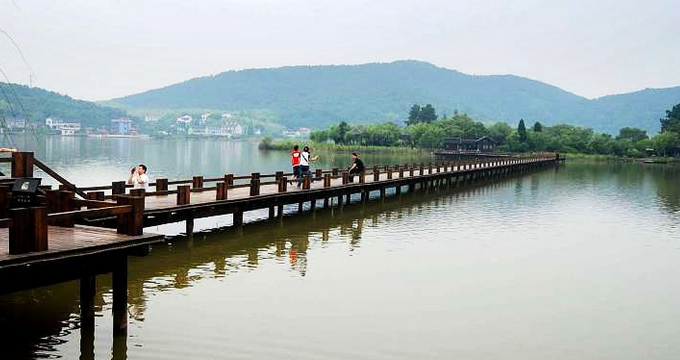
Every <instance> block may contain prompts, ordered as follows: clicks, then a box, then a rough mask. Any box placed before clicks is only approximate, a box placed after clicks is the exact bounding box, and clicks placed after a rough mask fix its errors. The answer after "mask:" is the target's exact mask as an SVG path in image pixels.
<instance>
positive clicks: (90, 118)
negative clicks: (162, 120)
mask: <svg viewBox="0 0 680 360" xmlns="http://www.w3.org/2000/svg"><path fill="white" fill-rule="evenodd" d="M122 116H126V113H125V111H123V110H120V109H114V108H110V107H104V106H100V105H97V104H95V103H92V102H89V101H82V100H75V99H72V98H70V97H68V96H64V95H60V94H57V93H55V92H51V91H46V90H43V89H39V88H29V87H28V86H24V85H16V84H7V83H0V118H5V119H7V118H22V119H24V118H25V119H28V120H29V121H31V122H35V123H44V121H45V118H47V117H52V118H58V119H62V120H67V121H80V122H81V123H82V124H83V125H86V126H105V125H108V123H109V120H111V119H115V118H118V117H122Z"/></svg>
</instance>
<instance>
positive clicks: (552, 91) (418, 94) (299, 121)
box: [112, 61, 680, 133]
mask: <svg viewBox="0 0 680 360" xmlns="http://www.w3.org/2000/svg"><path fill="white" fill-rule="evenodd" d="M112 103H114V104H117V105H120V106H123V107H128V108H137V109H140V108H150V109H201V108H204V109H221V110H225V111H230V110H231V111H235V110H251V109H261V110H265V109H266V110H272V111H273V112H274V113H275V114H276V116H277V120H278V121H279V122H280V123H283V124H285V125H287V126H290V127H297V126H309V127H315V128H321V127H325V126H327V125H329V124H333V123H337V122H338V121H340V120H346V121H348V122H351V123H355V124H357V123H358V124H360V123H375V122H381V121H386V120H396V121H403V120H405V118H406V116H407V114H408V111H409V108H410V107H411V106H412V105H413V104H414V103H419V104H427V103H430V104H432V105H434V107H435V108H436V109H437V112H438V114H440V115H442V114H452V113H453V112H454V111H455V110H458V111H460V112H464V113H467V114H469V115H471V116H472V117H474V118H475V119H477V120H481V121H485V120H490V121H498V120H503V121H507V122H509V123H512V124H516V123H517V121H518V120H519V119H520V118H523V119H524V120H525V121H526V122H527V123H533V122H534V121H541V122H542V123H544V124H547V125H551V124H554V123H569V124H572V125H580V126H586V127H592V128H594V129H596V130H599V131H606V132H610V133H616V132H618V130H619V129H620V128H621V127H624V126H631V127H639V128H642V129H645V130H648V131H649V132H650V133H655V132H656V131H658V129H659V118H661V117H663V116H664V115H665V110H667V109H670V108H671V107H672V106H673V105H675V104H677V103H680V87H678V88H670V89H660V90H645V91H641V92H636V93H631V94H625V95H617V96H607V97H604V98H600V99H597V100H588V99H586V98H583V97H580V96H577V95H574V94H572V93H569V92H566V91H564V90H561V89H559V88H557V87H555V86H551V85H548V84H545V83H541V82H539V81H535V80H530V79H526V78H521V77H517V76H511V75H504V76H473V75H466V74H463V73H460V72H458V71H454V70H448V69H444V68H439V67H436V66H434V65H432V64H429V63H425V62H419V61H396V62H392V63H379V64H366V65H347V66H294V67H283V68H275V69H253V70H242V71H229V72H224V73H221V74H218V75H215V76H209V77H203V78H197V79H192V80H188V81H185V82H183V83H179V84H175V85H171V86H168V87H165V88H162V89H157V90H151V91H147V92H144V93H141V94H137V95H131V96H127V97H124V98H119V99H115V100H112Z"/></svg>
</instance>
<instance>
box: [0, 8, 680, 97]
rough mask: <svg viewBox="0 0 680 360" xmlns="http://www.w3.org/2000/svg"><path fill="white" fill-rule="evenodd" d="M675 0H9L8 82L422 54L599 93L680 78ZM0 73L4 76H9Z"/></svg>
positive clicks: (118, 79) (129, 90)
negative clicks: (17, 48) (15, 44)
mask: <svg viewBox="0 0 680 360" xmlns="http://www.w3.org/2000/svg"><path fill="white" fill-rule="evenodd" d="M678 14H680V0H647V1H643V0H606V1H598V0H589V1H582V0H569V1H566V0H565V1H549V0H516V1H508V0H506V1H500V0H485V1H474V0H467V1H462V0H442V1H438V0H418V1H405V0H390V1H382V0H373V1H359V0H280V1H279V0H193V1H188V0H181V1H180V0H95V1H93V0H68V1H62V0H50V1H48V0H0V69H1V70H3V72H4V73H5V75H6V77H7V78H9V80H10V81H11V82H16V83H23V84H27V83H28V82H29V80H30V78H31V76H30V74H31V71H30V70H29V68H28V67H27V65H26V64H25V63H24V61H23V60H22V57H21V54H20V53H19V52H18V51H17V50H16V48H15V47H14V45H13V44H12V42H11V41H10V39H9V38H8V37H7V36H5V34H4V33H3V32H2V31H4V32H6V33H8V34H9V35H10V36H11V37H12V38H13V39H14V41H15V42H16V43H17V44H18V46H19V48H20V49H21V50H22V52H23V55H24V57H25V59H26V61H27V62H28V64H29V65H30V68H31V69H32V71H33V74H34V76H33V85H35V86H38V87H42V88H45V89H48V90H52V91H56V92H59V93H62V94H67V95H69V96H72V97H74V98H78V99H85V100H104V99H109V98H113V97H119V96H124V95H129V94H133V93H138V92H142V91H145V90H149V89H153V88H158V87H162V86H166V85H170V84H173V83H176V82H181V81H184V80H187V79H189V78H193V77H199V76H205V75H211V74H216V73H220V72H223V71H227V70H239V69H247V68H264V67H279V66H286V65H327V64H363V63H368V62H390V61H394V60H404V59H416V60H422V61H427V62H431V63H433V64H435V65H437V66H440V67H445V68H448V69H456V70H458V71H461V72H464V73H467V74H478V75H487V74H514V75H519V76H524V77H528V78H531V79H535V80H539V81H543V82H546V83H549V84H552V85H555V86H559V87H561V88H563V89H565V90H567V91H571V92H573V93H576V94H578V95H582V96H585V97H589V98H593V97H599V96H603V95H608V94H615V93H624V92H630V91H636V90H641V89H643V88H647V87H653V88H658V87H671V86H678V85H680V46H679V44H680V20H679V19H678ZM0 79H3V80H2V81H5V80H6V79H4V77H2V74H0Z"/></svg>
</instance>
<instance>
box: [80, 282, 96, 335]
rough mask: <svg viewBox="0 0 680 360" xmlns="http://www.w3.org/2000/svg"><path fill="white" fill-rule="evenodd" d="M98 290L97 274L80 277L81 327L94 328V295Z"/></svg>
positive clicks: (84, 328)
mask: <svg viewBox="0 0 680 360" xmlns="http://www.w3.org/2000/svg"><path fill="white" fill-rule="evenodd" d="M96 290H97V281H96V277H95V275H90V274H88V275H83V276H82V277H81V278H80V328H81V329H83V330H90V329H94V296H95V293H96ZM93 334H94V333H93ZM81 341H82V335H81Z"/></svg>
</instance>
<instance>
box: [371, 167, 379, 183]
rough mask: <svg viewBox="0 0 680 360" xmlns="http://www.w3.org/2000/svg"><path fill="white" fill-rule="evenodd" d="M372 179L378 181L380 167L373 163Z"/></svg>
mask: <svg viewBox="0 0 680 360" xmlns="http://www.w3.org/2000/svg"><path fill="white" fill-rule="evenodd" d="M373 181H380V169H379V168H378V165H373Z"/></svg>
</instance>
